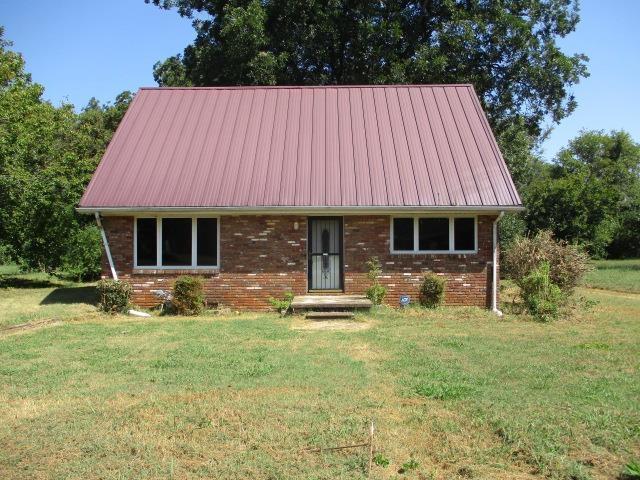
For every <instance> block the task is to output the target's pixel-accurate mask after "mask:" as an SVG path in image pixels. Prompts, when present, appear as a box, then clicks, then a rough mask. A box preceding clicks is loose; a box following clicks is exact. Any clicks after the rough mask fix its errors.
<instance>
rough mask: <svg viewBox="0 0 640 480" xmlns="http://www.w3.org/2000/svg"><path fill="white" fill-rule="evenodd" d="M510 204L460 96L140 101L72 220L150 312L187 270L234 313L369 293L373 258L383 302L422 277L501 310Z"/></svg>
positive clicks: (156, 94) (470, 104)
mask: <svg viewBox="0 0 640 480" xmlns="http://www.w3.org/2000/svg"><path fill="white" fill-rule="evenodd" d="M520 209H522V205H521V201H520V198H519V196H518V193H517V191H516V189H515V187H514V184H513V181H512V179H511V176H510V175H509V172H508V170H507V167H506V165H505V162H504V160H503V158H502V156H501V154H500V151H499V149H498V146H497V144H496V141H495V139H494V137H493V135H492V133H491V130H490V127H489V124H488V122H487V120H486V117H485V115H484V113H483V112H482V109H481V105H480V102H479V100H478V98H477V96H476V94H475V92H474V90H473V87H471V86H470V85H436V86H429V85H406V86H330V87H217V88H143V89H141V90H140V91H139V92H138V93H137V95H136V97H135V99H134V101H133V102H132V104H131V106H130V107H129V110H128V111H127V113H126V115H125V117H124V118H123V120H122V122H121V124H120V126H119V127H118V130H117V131H116V133H115V135H114V137H113V139H112V141H111V143H110V145H109V147H108V149H107V151H106V152H105V155H104V158H103V159H102V161H101V163H100V165H99V166H98V168H97V169H96V172H95V174H94V176H93V178H92V180H91V183H90V184H89V186H88V187H87V190H86V192H85V194H84V196H83V198H82V200H81V202H80V205H79V207H78V210H79V211H80V212H84V213H90V214H94V215H95V216H96V219H97V221H98V223H99V225H101V227H102V232H103V242H104V247H105V255H104V261H103V275H104V276H113V277H116V278H119V279H122V280H126V281H129V282H131V283H132V285H133V288H134V301H135V302H136V303H137V304H138V305H141V306H145V307H150V306H153V305H155V304H157V303H158V299H157V298H156V296H155V295H154V294H153V293H152V291H153V290H157V289H170V288H171V285H172V282H173V281H174V280H175V278H176V277H177V276H178V275H181V274H185V273H187V274H195V275H201V276H202V277H203V278H204V279H205V289H206V294H207V297H208V299H209V301H210V302H221V303H223V304H225V305H229V306H232V307H234V308H243V309H266V308H268V298H269V297H272V296H273V297H281V296H282V295H283V293H284V292H285V291H289V290H290V291H293V292H294V293H295V294H296V295H300V294H305V293H307V292H319V293H322V292H332V293H334V294H335V293H345V294H352V293H363V292H364V290H365V289H366V287H367V286H368V285H369V283H368V281H367V278H366V266H365V262H366V261H367V260H368V259H369V258H370V257H372V256H377V257H378V258H379V260H380V262H381V263H382V267H383V275H382V278H381V282H382V283H383V284H384V285H385V286H386V287H387V288H388V291H389V294H388V295H387V299H386V301H387V302H388V303H389V304H391V305H395V304H397V303H398V299H399V296H400V295H402V294H408V295H410V296H411V298H413V299H415V298H416V296H417V285H418V284H419V282H420V279H421V277H422V275H423V274H424V272H427V271H433V272H435V273H436V274H438V275H442V276H443V277H444V278H446V282H447V289H446V297H445V301H446V303H448V304H451V305H478V306H486V307H488V308H493V309H494V310H496V311H497V296H496V291H497V282H494V281H493V279H494V278H497V274H496V273H497V269H498V265H497V258H498V257H497V251H498V245H497V236H496V225H497V222H498V220H499V218H500V216H501V215H502V213H503V212H505V211H514V210H520Z"/></svg>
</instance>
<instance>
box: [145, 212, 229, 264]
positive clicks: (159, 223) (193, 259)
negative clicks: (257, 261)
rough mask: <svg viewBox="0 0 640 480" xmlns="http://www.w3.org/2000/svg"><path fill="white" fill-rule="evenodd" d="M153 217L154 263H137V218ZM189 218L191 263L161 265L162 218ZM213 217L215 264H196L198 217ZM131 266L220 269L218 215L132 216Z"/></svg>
mask: <svg viewBox="0 0 640 480" xmlns="http://www.w3.org/2000/svg"><path fill="white" fill-rule="evenodd" d="M139 218H140V219H142V218H154V219H155V220H156V264H155V265H138V219H139ZM163 218H190V219H191V265H162V219H163ZM199 218H215V219H216V220H217V222H216V230H217V231H216V242H217V244H216V254H217V255H216V265H196V263H197V260H198V252H197V248H198V235H197V233H198V219H199ZM133 268H135V269H136V270H219V269H220V217H219V216H218V215H196V216H192V215H180V214H177V215H163V216H162V217H158V216H153V215H140V216H135V217H133Z"/></svg>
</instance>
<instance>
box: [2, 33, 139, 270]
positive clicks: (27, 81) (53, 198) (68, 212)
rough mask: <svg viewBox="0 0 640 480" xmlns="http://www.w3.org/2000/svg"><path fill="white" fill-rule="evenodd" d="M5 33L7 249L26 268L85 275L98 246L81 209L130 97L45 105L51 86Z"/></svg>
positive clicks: (95, 258) (4, 219)
mask: <svg viewBox="0 0 640 480" xmlns="http://www.w3.org/2000/svg"><path fill="white" fill-rule="evenodd" d="M2 34H3V31H2V29H1V28H0V239H2V243H3V244H4V247H3V249H4V250H5V251H8V252H9V254H10V255H11V257H12V259H13V260H14V261H18V262H19V263H20V264H22V265H23V266H24V267H25V268H33V269H42V270H46V271H50V272H54V271H56V270H58V269H60V268H61V267H63V266H64V267H66V268H70V269H72V270H73V271H74V275H75V276H76V277H78V278H80V277H83V276H85V274H87V273H89V274H90V273H92V272H95V271H96V265H97V264H98V263H97V262H99V256H97V255H96V251H97V250H96V245H99V244H97V243H96V242H97V235H96V234H95V229H94V227H92V226H91V225H90V224H91V223H92V219H91V218H90V217H88V216H84V215H78V214H77V213H76V211H75V207H76V205H77V203H78V201H79V200H80V197H81V196H82V193H83V191H84V188H85V187H86V185H87V183H88V182H89V180H90V178H91V175H92V173H93V171H94V170H95V167H96V166H97V163H98V161H99V159H100V158H101V156H102V153H103V152H104V149H105V148H106V145H107V143H108V142H109V140H110V138H111V135H112V134H113V132H114V130H115V128H116V127H117V125H118V123H119V122H120V119H121V118H122V115H123V114H124V112H125V110H126V108H127V106H128V104H129V102H130V100H131V94H130V93H128V92H124V93H123V94H121V95H119V96H118V97H117V99H116V101H115V103H114V104H113V105H100V104H99V103H98V102H97V101H96V100H94V99H92V100H91V101H90V102H89V105H88V106H87V107H86V108H85V109H84V110H83V111H82V112H80V113H79V114H78V113H76V112H75V111H74V108H73V106H72V105H69V104H63V105H61V106H60V107H55V106H54V105H52V104H51V103H50V102H47V101H45V100H43V98H42V94H43V91H44V88H43V87H42V86H41V85H39V84H37V83H34V82H32V80H31V76H30V75H29V74H28V73H26V72H25V70H24V60H23V59H22V56H21V55H20V54H19V53H16V52H13V51H11V50H10V49H9V47H10V45H11V44H10V43H9V42H7V41H5V40H3V38H2ZM79 243H83V245H80V244H79ZM70 252H77V253H79V252H82V253H81V254H80V253H79V254H78V255H71V254H70ZM74 261H75V262H76V263H75V264H74V263H73V262H74Z"/></svg>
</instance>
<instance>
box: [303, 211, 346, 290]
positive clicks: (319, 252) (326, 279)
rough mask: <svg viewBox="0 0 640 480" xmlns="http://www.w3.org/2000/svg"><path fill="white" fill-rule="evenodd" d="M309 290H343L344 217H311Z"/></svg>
mask: <svg viewBox="0 0 640 480" xmlns="http://www.w3.org/2000/svg"><path fill="white" fill-rule="evenodd" d="M308 243H309V290H342V288H343V285H342V217H312V218H309V240H308Z"/></svg>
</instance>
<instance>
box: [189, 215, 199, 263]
mask: <svg viewBox="0 0 640 480" xmlns="http://www.w3.org/2000/svg"><path fill="white" fill-rule="evenodd" d="M197 246H198V220H197V219H196V218H195V217H194V218H192V219H191V266H192V267H195V266H196V263H197V261H198V252H196V248H197Z"/></svg>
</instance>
